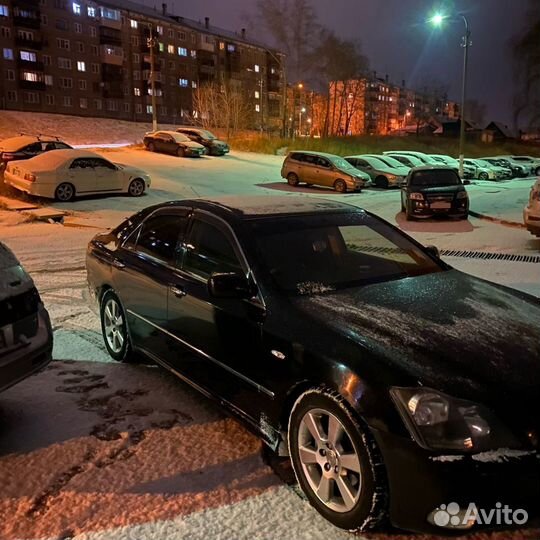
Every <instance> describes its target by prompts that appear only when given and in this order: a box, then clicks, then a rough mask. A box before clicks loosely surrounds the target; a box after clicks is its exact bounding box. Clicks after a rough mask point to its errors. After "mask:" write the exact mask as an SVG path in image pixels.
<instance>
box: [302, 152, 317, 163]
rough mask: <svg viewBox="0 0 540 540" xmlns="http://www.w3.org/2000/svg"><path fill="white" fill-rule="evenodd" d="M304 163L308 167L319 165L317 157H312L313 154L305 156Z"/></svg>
mask: <svg viewBox="0 0 540 540" xmlns="http://www.w3.org/2000/svg"><path fill="white" fill-rule="evenodd" d="M302 161H303V162H304V163H306V164H308V165H317V156H312V155H311V154H304V159H303V160H302Z"/></svg>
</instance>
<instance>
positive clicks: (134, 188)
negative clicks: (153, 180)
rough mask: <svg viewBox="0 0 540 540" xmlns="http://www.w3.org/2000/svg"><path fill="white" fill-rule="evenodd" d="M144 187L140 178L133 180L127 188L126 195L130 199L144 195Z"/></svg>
mask: <svg viewBox="0 0 540 540" xmlns="http://www.w3.org/2000/svg"><path fill="white" fill-rule="evenodd" d="M145 187H146V185H145V183H144V180H142V179H140V178H135V179H133V180H132V181H131V182H130V183H129V186H128V194H129V195H130V196H131V197H140V196H141V195H143V194H144V189H145Z"/></svg>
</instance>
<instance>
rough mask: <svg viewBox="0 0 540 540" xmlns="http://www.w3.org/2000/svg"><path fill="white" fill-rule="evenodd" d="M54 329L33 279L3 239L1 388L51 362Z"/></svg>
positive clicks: (0, 265) (0, 268)
mask: <svg viewBox="0 0 540 540" xmlns="http://www.w3.org/2000/svg"><path fill="white" fill-rule="evenodd" d="M52 340H53V337H52V329H51V323H50V320H49V314H48V313H47V310H46V309H45V308H44V306H43V303H42V302H41V299H40V297H39V294H38V291H37V289H36V287H35V286H34V282H33V281H32V278H31V277H30V276H29V275H28V274H27V273H26V272H25V270H24V268H23V267H22V266H21V264H20V263H19V261H18V260H17V258H16V257H15V255H13V253H12V252H11V251H10V250H9V249H8V248H7V247H6V246H5V245H4V244H2V242H0V391H1V390H5V389H6V388H9V387H10V386H12V385H14V384H15V383H17V382H19V381H20V380H22V379H25V378H26V377H28V376H29V375H31V374H32V373H35V372H36V371H38V370H40V369H41V368H43V367H44V366H46V365H47V364H48V363H49V362H50V361H51V353H52V342H53V341H52Z"/></svg>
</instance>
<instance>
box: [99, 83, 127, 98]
mask: <svg viewBox="0 0 540 540" xmlns="http://www.w3.org/2000/svg"><path fill="white" fill-rule="evenodd" d="M101 95H102V96H103V97H104V98H106V99H113V98H114V99H120V98H123V97H124V90H123V88H122V86H118V85H113V86H109V85H108V84H105V85H104V86H103V88H102V91H101Z"/></svg>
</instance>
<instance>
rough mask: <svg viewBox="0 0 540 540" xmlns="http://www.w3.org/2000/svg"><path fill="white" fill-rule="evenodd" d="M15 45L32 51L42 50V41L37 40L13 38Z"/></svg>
mask: <svg viewBox="0 0 540 540" xmlns="http://www.w3.org/2000/svg"><path fill="white" fill-rule="evenodd" d="M15 45H17V46H18V47H23V48H25V49H31V50H34V51H40V50H41V49H42V48H43V41H42V40H41V38H38V39H26V38H23V37H21V36H15Z"/></svg>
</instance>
